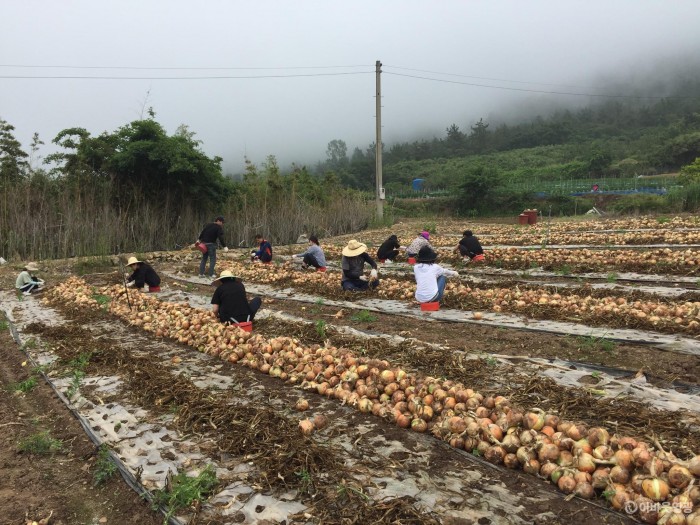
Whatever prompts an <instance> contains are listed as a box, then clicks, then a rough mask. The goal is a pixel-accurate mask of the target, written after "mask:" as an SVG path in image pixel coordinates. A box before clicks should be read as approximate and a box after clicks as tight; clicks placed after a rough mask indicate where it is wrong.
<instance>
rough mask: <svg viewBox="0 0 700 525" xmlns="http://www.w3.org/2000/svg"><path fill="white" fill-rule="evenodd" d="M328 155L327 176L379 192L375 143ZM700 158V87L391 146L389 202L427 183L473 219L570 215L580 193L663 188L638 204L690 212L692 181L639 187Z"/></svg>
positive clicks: (338, 144) (387, 153)
mask: <svg viewBox="0 0 700 525" xmlns="http://www.w3.org/2000/svg"><path fill="white" fill-rule="evenodd" d="M327 154H328V159H327V161H326V162H324V163H323V164H321V165H319V166H318V171H319V172H320V173H327V172H329V171H332V172H334V173H336V174H337V175H338V176H339V177H340V179H341V180H342V181H343V182H344V183H345V184H347V185H349V186H351V187H355V188H359V189H366V190H371V189H372V187H373V184H374V159H375V152H374V144H371V145H370V146H369V147H368V148H367V149H366V150H365V151H364V152H363V151H362V150H360V149H359V148H356V149H355V151H354V152H353V153H352V155H351V156H350V157H348V156H347V151H346V148H345V144H344V142H343V141H341V140H334V141H332V142H331V143H329V147H328V152H327ZM698 157H700V80H697V79H695V80H685V81H683V82H681V83H679V84H678V86H677V87H676V88H675V89H674V91H673V93H672V95H670V96H669V97H667V98H663V99H634V98H632V99H624V100H619V99H612V100H606V101H604V102H602V103H600V104H598V105H596V106H590V107H587V108H584V109H579V110H575V111H574V110H571V111H568V110H560V111H557V112H555V113H553V114H552V115H550V116H547V117H536V118H533V119H532V120H531V121H529V122H525V123H520V124H517V125H506V124H501V125H498V126H492V125H491V124H489V123H488V122H485V121H484V120H483V119H481V120H479V122H477V123H476V124H475V125H473V126H469V128H468V129H467V130H466V131H463V130H462V129H460V127H459V126H458V125H457V124H452V125H450V126H449V127H447V128H446V129H445V134H444V136H442V137H433V138H432V139H424V140H419V141H414V142H411V143H401V144H394V145H391V146H385V149H384V151H383V180H384V186H385V187H386V189H387V194H388V196H389V197H391V196H394V197H409V196H412V195H411V194H413V196H416V194H415V192H413V191H412V190H411V182H412V181H413V180H414V179H423V189H424V190H425V191H427V192H429V193H432V194H436V193H438V194H439V192H440V190H442V191H444V192H445V193H449V194H452V195H455V194H457V196H458V198H456V199H454V200H455V203H453V205H452V206H451V208H453V210H454V211H461V212H462V213H471V214H474V213H476V214H484V213H489V212H490V211H491V210H494V209H495V210H499V211H503V210H504V206H505V207H506V209H508V210H511V209H513V210H515V209H517V208H519V207H521V206H522V205H524V204H525V205H527V204H528V203H531V205H536V204H537V203H536V202H535V200H536V198H537V197H539V198H540V199H542V198H546V199H547V202H546V203H545V204H546V205H549V204H551V201H554V203H555V204H556V205H557V208H558V209H559V211H561V212H562V213H563V212H568V210H569V209H571V211H573V209H574V207H575V204H574V203H573V202H571V199H569V197H570V194H571V193H573V192H582V191H590V189H591V188H592V186H593V184H598V186H599V187H600V189H601V190H602V191H606V190H631V191H634V190H640V189H643V188H645V187H651V188H653V189H663V190H665V192H668V196H667V197H664V198H658V199H657V198H655V197H657V196H656V195H643V196H641V198H640V196H633V197H631V199H633V200H634V199H636V200H637V201H639V203H640V204H644V203H646V204H644V205H643V207H645V206H647V207H648V206H652V207H659V208H664V207H667V208H669V207H670V208H675V209H676V210H677V211H683V210H690V209H695V208H696V207H697V206H698V200H697V191H696V190H693V191H690V193H689V189H688V184H687V181H686V184H685V185H684V186H685V187H684V188H676V187H675V186H680V185H679V184H677V181H676V180H675V179H673V178H666V179H655V180H649V179H646V180H644V181H641V180H640V181H638V182H637V181H635V179H638V178H640V177H642V176H647V175H656V174H665V173H669V172H677V171H679V170H680V169H681V168H682V167H683V166H686V165H688V164H691V163H692V162H693V161H694V160H695V159H696V158H698ZM481 190H485V191H486V193H485V194H484V193H482V192H481ZM543 193H544V194H546V195H542V194H543ZM538 194H539V195H538ZM626 200H628V201H629V200H630V198H629V197H628V198H627V199H626ZM540 204H542V203H540ZM623 207H624V205H623ZM632 207H633V208H634V206H632ZM647 211H648V210H647Z"/></svg>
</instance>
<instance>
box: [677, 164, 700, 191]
mask: <svg viewBox="0 0 700 525" xmlns="http://www.w3.org/2000/svg"><path fill="white" fill-rule="evenodd" d="M678 183H679V184H681V185H683V186H690V185H691V184H700V157H698V158H696V159H695V160H694V161H693V162H692V163H691V164H687V165H685V166H683V167H682V168H681V172H680V174H679V175H678Z"/></svg>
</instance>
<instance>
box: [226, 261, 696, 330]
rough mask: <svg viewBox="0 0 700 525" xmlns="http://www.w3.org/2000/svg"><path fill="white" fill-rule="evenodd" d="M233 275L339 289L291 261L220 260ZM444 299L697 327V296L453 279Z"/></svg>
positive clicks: (392, 286) (396, 287) (400, 285)
mask: <svg viewBox="0 0 700 525" xmlns="http://www.w3.org/2000/svg"><path fill="white" fill-rule="evenodd" d="M223 265H224V267H226V268H228V269H231V270H232V271H233V272H234V274H235V275H238V276H240V277H242V278H244V279H248V280H251V281H253V282H261V283H278V282H285V283H286V282H291V283H292V284H293V285H295V286H300V287H303V286H304V285H306V284H308V283H311V282H313V283H316V284H321V285H322V286H324V287H327V288H329V289H332V288H335V289H338V274H337V273H334V272H326V273H314V272H310V273H309V272H298V271H295V270H294V269H293V268H292V267H291V266H290V265H289V264H285V265H281V266H274V265H262V264H257V265H250V264H239V263H233V262H229V261H227V262H225V263H223ZM415 289H416V285H415V283H414V282H413V281H409V280H399V279H396V278H391V277H390V278H384V277H383V276H382V284H381V286H380V287H379V288H378V289H377V291H376V293H377V295H378V296H379V297H384V298H388V299H402V300H412V299H413V297H414V293H415ZM446 301H447V302H448V304H450V303H451V304H452V305H455V306H459V307H461V308H463V309H478V310H481V309H487V310H491V311H493V312H515V313H518V312H527V313H528V314H530V315H532V314H533V313H534V314H535V315H538V313H537V312H540V313H539V316H541V317H543V318H548V317H550V316H551V315H552V313H553V312H556V313H557V314H558V315H559V314H562V313H563V314H564V315H565V316H567V317H572V318H583V319H592V320H595V321H596V323H604V324H605V323H606V322H607V323H608V324H612V325H614V326H619V324H620V322H621V321H623V322H624V323H625V325H626V326H630V327H634V328H645V329H649V330H661V329H665V330H667V331H669V330H673V331H674V332H675V331H686V332H688V333H691V334H697V333H700V302H697V301H695V302H690V301H670V300H663V301H662V300H646V301H642V300H627V299H626V298H625V297H620V296H613V295H611V296H606V297H592V296H590V295H588V296H583V295H577V294H568V295H567V294H564V295H563V294H560V293H557V292H548V291H546V290H533V289H523V290H521V289H519V288H517V287H516V288H471V287H469V286H468V285H465V284H464V283H462V282H461V281H459V280H457V279H450V281H449V282H448V284H447V292H446Z"/></svg>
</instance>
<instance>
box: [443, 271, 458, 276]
mask: <svg viewBox="0 0 700 525" xmlns="http://www.w3.org/2000/svg"><path fill="white" fill-rule="evenodd" d="M445 275H447V277H457V276H458V275H459V272H455V271H454V270H445Z"/></svg>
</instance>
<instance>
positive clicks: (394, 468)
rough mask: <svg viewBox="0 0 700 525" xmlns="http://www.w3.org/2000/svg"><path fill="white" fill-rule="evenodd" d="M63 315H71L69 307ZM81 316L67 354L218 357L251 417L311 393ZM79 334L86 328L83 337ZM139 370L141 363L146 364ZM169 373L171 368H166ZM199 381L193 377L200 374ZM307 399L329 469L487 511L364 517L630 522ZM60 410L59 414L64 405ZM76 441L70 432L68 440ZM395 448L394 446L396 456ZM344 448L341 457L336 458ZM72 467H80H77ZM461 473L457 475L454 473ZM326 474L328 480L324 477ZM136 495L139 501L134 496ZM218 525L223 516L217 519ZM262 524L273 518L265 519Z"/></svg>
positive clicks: (422, 438) (364, 509)
mask: <svg viewBox="0 0 700 525" xmlns="http://www.w3.org/2000/svg"><path fill="white" fill-rule="evenodd" d="M64 315H68V314H67V313H66V312H64ZM106 318H108V316H106V317H105V319H106ZM74 321H75V322H76V323H77V324H76V325H74V326H73V327H71V328H69V329H68V330H69V331H70V332H71V333H73V334H74V335H75V337H74V338H71V339H70V348H63V350H62V352H70V353H71V354H80V353H82V352H84V351H88V350H92V351H93V352H94V351H95V346H94V344H95V343H94V341H95V340H96V339H99V341H100V345H103V347H104V348H112V349H113V350H114V352H115V353H116V352H122V351H123V352H127V353H131V354H132V356H131V357H130V358H129V359H128V361H132V360H135V359H137V357H136V355H137V354H143V353H147V354H148V361H149V362H150V363H151V364H152V371H153V373H154V374H155V373H158V370H159V369H162V368H167V367H171V366H174V365H172V359H171V357H170V356H171V355H172V352H176V353H177V354H178V355H180V356H182V359H183V363H188V362H190V359H196V360H198V361H204V362H212V364H213V366H215V367H216V370H217V374H218V375H220V376H227V377H232V378H233V379H234V381H233V385H234V386H233V387H231V390H224V391H221V392H220V393H219V395H220V396H223V397H222V401H225V400H226V398H227V396H231V401H233V399H237V398H240V397H241V392H247V393H249V397H248V403H249V404H248V405H247V407H248V408H246V413H248V414H255V411H257V410H269V409H270V408H271V407H275V410H276V411H278V412H281V413H285V412H288V408H287V409H285V407H290V406H293V404H294V402H295V400H296V399H297V398H298V397H299V396H300V395H304V394H303V393H302V392H300V391H299V389H298V388H291V387H289V386H287V385H285V384H284V383H282V382H281V381H278V380H275V379H274V378H272V377H270V376H268V375H265V374H260V373H257V372H254V371H252V370H248V369H246V368H244V367H241V366H236V365H230V364H224V365H223V366H222V365H221V364H219V363H220V361H219V360H217V359H216V358H210V357H208V356H204V355H202V354H199V353H198V352H196V351H194V350H193V349H192V348H189V347H186V346H183V345H180V344H177V343H174V342H169V341H166V340H158V341H154V338H153V337H152V336H151V335H149V334H147V333H145V332H143V331H141V330H139V329H137V328H134V327H129V326H126V325H123V324H122V325H121V326H119V324H120V322H119V321H116V324H115V322H114V321H107V322H105V323H104V326H103V323H102V322H101V323H100V326H99V327H96V326H92V327H91V328H90V329H86V328H84V327H85V324H84V323H94V316H93V315H91V314H90V312H87V311H86V312H82V314H80V315H78V316H77V317H75V318H74ZM80 326H83V328H80ZM81 331H83V333H82V334H81ZM66 333H67V332H66ZM43 337H44V341H45V342H46V343H49V345H50V344H51V343H52V342H53V339H52V336H51V334H50V333H48V332H47V333H45V334H44V335H43ZM58 337H61V341H64V340H65V338H63V336H61V335H60V331H59V335H58ZM91 363H92V364H91V366H94V367H95V368H94V369H93V370H91V373H92V374H98V375H99V374H101V373H105V374H107V375H109V374H111V373H113V370H110V369H109V366H107V368H106V369H104V370H103V369H102V366H104V365H103V364H100V363H101V362H100V361H98V360H93V361H92V362H91ZM137 366H139V367H140V366H141V365H137ZM189 370H190V371H191V372H193V370H194V369H193V368H189ZM149 373H150V372H149ZM167 373H168V372H167V371H166V374H167ZM192 377H195V376H194V375H193V376H192ZM150 380H151V381H154V376H150ZM157 388H158V396H157V397H154V398H153V399H152V400H151V401H149V400H148V399H147V397H148V396H143V395H140V396H139V397H140V399H141V403H142V406H143V407H144V408H146V409H147V410H150V409H153V408H154V405H157V404H158V401H157V399H158V398H160V396H166V397H167V396H169V395H170V394H171V392H169V391H168V390H167V386H165V385H160V384H159V385H158V387H157ZM256 392H257V393H256ZM173 394H175V395H178V396H179V395H181V394H180V393H174V392H173ZM127 395H128V393H127ZM305 397H308V399H309V400H310V402H311V404H312V410H313V411H315V412H319V411H320V412H322V413H323V414H324V415H326V416H327V418H328V420H329V421H330V422H331V424H330V425H329V427H328V430H327V431H326V432H325V433H322V435H320V436H319V438H318V441H317V442H316V441H311V440H306V441H303V445H304V446H306V447H309V448H310V449H313V448H314V447H318V446H322V447H325V448H324V449H325V450H326V454H325V456H324V457H325V461H327V463H326V467H325V468H329V467H328V465H330V464H331V463H332V462H333V460H335V461H338V460H340V459H341V458H342V461H339V463H338V464H342V463H343V462H350V463H354V467H353V470H354V471H355V472H357V471H358V470H364V471H366V472H368V473H370V477H369V478H368V479H367V481H366V483H367V486H371V485H373V484H376V485H377V486H379V487H381V486H382V485H383V484H386V483H387V482H388V481H386V480H389V479H393V480H397V481H398V482H399V483H405V484H406V490H407V491H408V490H411V487H413V485H414V484H415V483H416V480H423V482H424V483H425V488H424V489H423V490H426V491H437V493H438V494H442V495H445V494H447V495H448V497H449V498H450V499H449V501H450V502H451V503H448V504H451V505H454V506H455V508H458V507H466V508H472V509H473V510H472V511H470V512H474V513H477V515H478V513H482V514H483V513H485V514H486V515H488V516H489V517H485V516H482V517H481V518H478V519H474V520H471V519H468V520H467V519H455V518H449V519H442V518H440V517H439V516H438V520H437V521H436V517H435V516H434V515H432V514H428V513H423V514H417V515H416V516H415V518H413V519H407V517H408V515H406V514H404V519H403V520H399V521H395V520H390V519H388V518H387V520H386V521H385V520H384V519H382V518H379V516H381V512H382V507H381V506H380V505H377V506H369V505H368V503H367V502H366V501H365V500H362V501H358V502H357V504H356V506H355V507H354V509H355V512H356V513H367V515H368V516H374V519H371V520H368V521H367V522H366V523H416V524H418V523H430V524H434V523H446V524H451V525H474V524H477V523H478V524H483V525H488V524H494V523H533V524H537V525H545V524H546V525H555V524H561V523H567V524H574V525H576V524H581V525H583V524H591V523H599V524H610V525H622V524H627V523H631V520H630V519H629V518H628V517H626V516H624V515H622V514H618V513H614V512H611V511H609V510H608V509H605V508H603V507H600V506H598V505H596V504H591V503H589V502H585V501H583V500H580V499H574V500H571V501H566V500H565V499H564V498H563V496H562V495H561V494H560V493H559V492H558V491H557V490H556V489H555V488H554V487H552V486H551V485H549V484H547V483H543V482H542V481H541V480H538V479H537V478H535V477H532V476H527V475H525V474H523V473H521V472H517V471H509V470H506V469H504V468H502V467H501V468H499V467H494V466H492V465H490V464H488V463H486V462H485V461H483V460H482V459H480V458H476V457H474V456H472V455H471V454H467V453H466V452H465V451H459V450H456V449H453V448H451V447H449V446H448V445H447V444H446V443H444V442H441V441H439V440H436V439H434V438H432V437H431V436H428V435H423V434H417V433H414V432H409V431H406V430H403V429H399V428H398V427H396V426H395V425H394V424H391V423H389V422H388V421H384V420H382V419H380V418H376V417H374V416H372V415H370V414H362V413H359V412H357V411H355V410H352V409H349V408H347V407H344V406H342V405H341V404H340V403H337V402H330V401H324V400H323V398H322V397H321V396H318V395H315V394H311V393H309V394H305ZM191 401H192V403H189V402H188V401H187V399H184V398H179V399H178V403H179V404H180V405H181V406H187V405H188V404H192V405H193V406H194V405H196V404H197V403H198V402H201V399H200V400H199V401H197V400H196V399H193V400H191ZM234 402H235V401H234ZM200 408H201V407H200ZM56 411H59V410H58V409H57V410H56ZM292 417H293V418H298V417H299V416H298V415H293V416H292ZM281 432H282V430H281V429H278V433H281ZM196 433H197V434H200V438H201V439H205V440H207V439H209V440H214V439H216V437H215V436H217V435H220V434H222V431H221V430H212V429H211V428H208V429H206V430H205V428H204V427H203V426H202V427H201V429H198V430H197V432H196ZM57 436H63V434H59V433H57ZM72 437H73V436H72V435H71V438H72ZM265 437H267V436H262V435H258V439H261V440H262V439H264V438H265ZM338 440H339V441H338ZM336 441H338V442H340V443H345V444H346V445H345V447H347V448H345V447H344V448H343V449H342V450H341V449H340V448H338V445H337V444H334V443H336ZM76 442H77V439H76ZM398 443H401V447H400V448H399V449H398V450H396V446H397V444H398ZM392 448H394V450H395V451H394V452H390V451H391V450H392ZM93 449H94V447H93ZM88 451H89V448H88ZM88 453H89V452H88ZM338 454H340V455H339V456H338ZM249 459H250V457H249ZM253 461H255V462H256V463H257V461H259V460H255V459H253ZM76 467H77V465H76ZM339 468H340V471H342V470H343V468H344V467H339ZM70 470H77V469H76V468H71V469H70ZM80 475H81V476H82V477H83V478H85V479H82V480H80V481H78V483H80V482H81V481H82V482H83V483H86V484H87V486H89V485H90V474H89V472H85V473H81V474H80ZM324 475H325V476H329V477H330V479H335V478H334V477H333V476H334V475H335V476H337V474H335V473H334V472H333V471H330V470H326V471H325V474H324ZM387 476H388V477H387ZM454 476H458V477H457V478H455V477H454ZM319 479H323V478H321V477H319ZM455 479H462V480H467V479H471V480H478V483H475V484H472V483H465V482H464V481H463V483H464V485H463V486H462V487H461V489H460V490H457V489H455V487H454V486H453V485H452V484H453V483H455V481H454V480H455ZM320 487H321V485H320V484H319V488H320ZM47 490H48V487H47ZM323 490H324V491H325V490H328V491H329V492H330V493H331V494H336V493H337V492H336V490H335V489H334V486H333V485H331V486H329V487H323ZM51 491H52V494H51V497H58V498H60V497H61V496H62V495H63V494H62V493H63V491H60V492H59V493H58V494H57V492H58V491H56V488H55V486H53V487H51ZM23 492H24V489H22V491H21V492H20V493H19V494H18V496H22V495H23ZM450 495H451V496H450ZM47 496H48V495H47ZM134 498H136V496H135V495H134ZM90 499H91V498H90V495H89V494H87V495H85V494H83V495H81V498H80V500H81V501H83V502H88V503H89V500H90ZM105 499H106V498H105ZM499 499H501V500H504V502H511V501H515V502H517V503H518V505H517V507H515V508H514V509H515V510H513V512H517V517H516V516H509V515H508V513H507V509H508V508H509V507H508V504H506V505H505V506H504V507H499V506H498V505H497V500H499ZM409 500H410V498H409ZM394 501H397V500H394ZM336 504H337V502H335V501H333V500H332V499H331V500H328V499H327V500H325V503H324V504H323V505H330V506H333V505H336ZM105 505H108V504H105ZM134 506H135V504H134ZM42 508H46V507H42ZM116 508H121V507H116ZM142 508H143V507H142ZM261 511H262V510H261ZM104 512H106V511H104ZM116 512H117V511H116V510H115V511H113V514H110V515H109V516H110V518H109V522H110V523H147V524H150V523H156V521H154V520H153V518H152V521H148V520H147V519H140V520H139V518H134V519H136V521H116V518H114V517H113V516H114V514H116ZM120 512H123V511H120ZM314 512H317V513H320V514H321V516H324V514H323V512H325V511H324V510H322V509H321V508H316V509H315V510H314ZM343 512H344V513H345V514H347V512H348V509H347V508H345V509H344V510H343ZM377 512H379V514H375V513H377ZM404 512H405V508H404ZM125 515H128V516H129V518H128V519H132V514H128V513H127V514H125ZM325 516H326V517H327V519H328V521H325V519H324V518H321V520H320V521H318V520H312V521H311V522H312V523H341V521H339V520H338V519H337V517H336V516H331V515H330V514H326V515H325ZM331 518H333V519H331ZM157 519H158V518H155V520H157ZM241 519H242V517H241ZM113 520H114V521H113ZM511 520H513V521H511ZM305 521H306V520H304V519H302V520H292V521H290V523H303V522H305ZM93 522H94V521H77V519H76V520H73V521H71V520H70V519H68V520H67V521H65V522H64V523H66V524H67V523H93ZM235 522H239V521H238V519H237V518H236V517H235V516H234V517H232V519H230V520H228V521H226V523H235ZM240 522H242V523H263V521H260V522H258V521H257V520H255V521H249V520H243V521H240ZM196 523H206V521H201V522H200V521H196ZM212 523H224V522H223V521H221V522H219V521H214V522H212ZM265 523H273V522H269V521H267V522H265ZM275 523H277V522H275ZM343 523H363V522H362V521H357V520H355V519H352V518H350V517H348V518H347V521H344V522H343Z"/></svg>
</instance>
